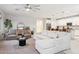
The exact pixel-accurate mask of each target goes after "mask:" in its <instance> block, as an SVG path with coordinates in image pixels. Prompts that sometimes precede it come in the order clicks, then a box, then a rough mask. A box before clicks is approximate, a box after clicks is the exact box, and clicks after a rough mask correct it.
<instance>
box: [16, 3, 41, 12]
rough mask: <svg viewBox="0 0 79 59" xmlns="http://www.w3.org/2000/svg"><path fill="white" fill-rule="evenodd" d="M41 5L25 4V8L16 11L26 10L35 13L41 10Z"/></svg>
mask: <svg viewBox="0 0 79 59" xmlns="http://www.w3.org/2000/svg"><path fill="white" fill-rule="evenodd" d="M39 7H40V5H37V4H25V5H24V6H23V8H16V10H21V9H22V10H24V11H34V12H36V11H37V10H40V8H39Z"/></svg>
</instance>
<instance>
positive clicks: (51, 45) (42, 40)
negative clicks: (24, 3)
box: [33, 31, 71, 54]
mask: <svg viewBox="0 0 79 59" xmlns="http://www.w3.org/2000/svg"><path fill="white" fill-rule="evenodd" d="M33 38H34V39H35V48H36V49H37V50H38V51H39V53H42V54H51V53H57V52H60V51H62V50H65V49H69V48H70V40H71V33H68V32H57V31H44V32H42V33H39V34H34V36H33Z"/></svg>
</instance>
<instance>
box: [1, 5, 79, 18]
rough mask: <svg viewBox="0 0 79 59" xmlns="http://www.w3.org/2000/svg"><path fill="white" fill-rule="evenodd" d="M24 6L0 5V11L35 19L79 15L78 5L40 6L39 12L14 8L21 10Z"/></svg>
mask: <svg viewBox="0 0 79 59" xmlns="http://www.w3.org/2000/svg"><path fill="white" fill-rule="evenodd" d="M23 7H24V4H0V9H1V10H2V11H3V12H4V13H5V14H12V15H21V16H26V15H29V16H35V17H52V16H53V15H59V14H63V11H64V14H72V13H79V5H78V4H40V10H37V11H36V12H34V11H29V12H27V11H25V10H24V11H23V10H18V11H16V8H19V9H23Z"/></svg>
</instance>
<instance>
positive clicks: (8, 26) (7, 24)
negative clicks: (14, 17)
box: [4, 19, 13, 32]
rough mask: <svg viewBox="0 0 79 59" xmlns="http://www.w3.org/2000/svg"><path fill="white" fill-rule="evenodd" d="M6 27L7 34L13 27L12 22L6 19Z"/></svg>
mask: <svg viewBox="0 0 79 59" xmlns="http://www.w3.org/2000/svg"><path fill="white" fill-rule="evenodd" d="M4 26H5V29H6V30H7V32H9V30H10V29H11V28H12V27H13V25H12V22H11V20H9V19H6V20H5V21H4Z"/></svg>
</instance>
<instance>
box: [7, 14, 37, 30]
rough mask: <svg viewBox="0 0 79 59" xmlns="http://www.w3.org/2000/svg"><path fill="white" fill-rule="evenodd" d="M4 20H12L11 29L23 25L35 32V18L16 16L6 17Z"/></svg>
mask: <svg viewBox="0 0 79 59" xmlns="http://www.w3.org/2000/svg"><path fill="white" fill-rule="evenodd" d="M6 18H8V19H11V20H12V24H13V29H16V28H17V24H18V23H24V24H25V26H29V27H30V28H31V30H35V27H36V18H34V17H31V16H18V15H6Z"/></svg>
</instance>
